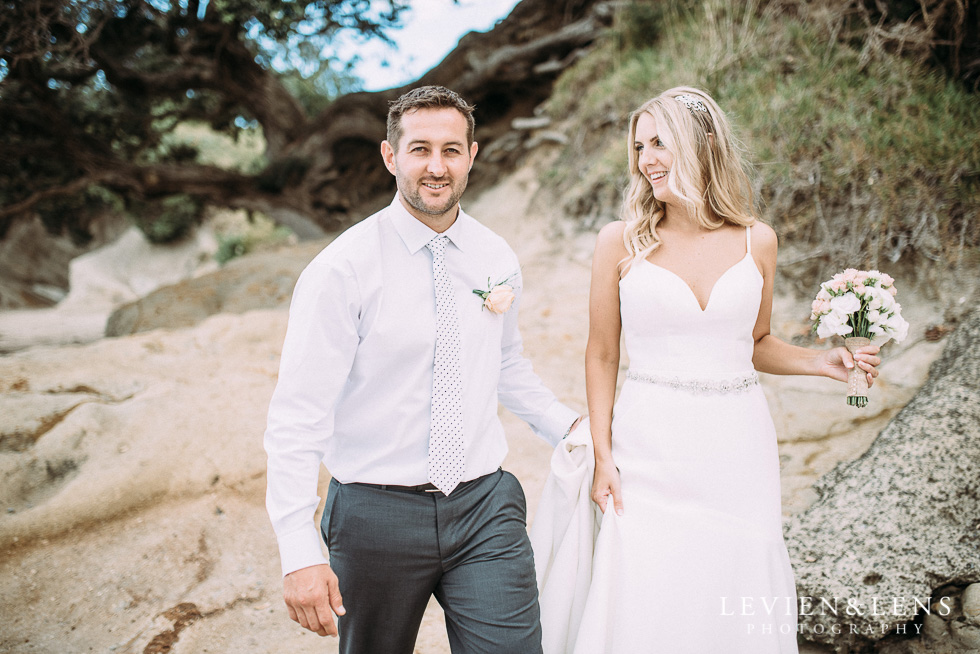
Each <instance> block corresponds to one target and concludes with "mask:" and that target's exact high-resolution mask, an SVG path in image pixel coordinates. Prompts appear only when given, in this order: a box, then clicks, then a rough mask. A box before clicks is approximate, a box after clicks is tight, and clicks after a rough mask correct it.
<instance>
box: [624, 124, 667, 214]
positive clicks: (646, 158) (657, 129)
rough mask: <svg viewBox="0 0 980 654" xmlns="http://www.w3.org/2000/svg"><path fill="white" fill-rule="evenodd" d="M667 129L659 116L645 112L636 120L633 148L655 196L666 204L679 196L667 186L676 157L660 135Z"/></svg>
mask: <svg viewBox="0 0 980 654" xmlns="http://www.w3.org/2000/svg"><path fill="white" fill-rule="evenodd" d="M665 130H666V128H665V126H664V125H662V124H661V121H660V120H659V119H658V118H654V117H653V116H652V115H650V114H649V113H647V112H643V113H642V114H640V116H639V118H638V119H637V121H636V134H635V135H634V140H633V148H634V149H635V151H636V164H637V168H638V169H639V173H640V174H641V175H643V177H645V178H646V180H647V181H648V182H649V183H650V186H651V187H652V189H653V196H654V197H655V198H657V199H658V200H660V201H661V202H663V203H665V204H672V203H673V202H675V201H676V199H677V198H676V197H675V196H674V194H673V192H672V191H671V190H670V189H669V188H668V187H667V177H668V175H669V174H670V167H671V165H672V164H673V163H674V157H673V155H671V154H670V152H668V151H667V147H666V146H665V145H664V142H663V140H662V139H661V137H660V135H661V134H664V133H665Z"/></svg>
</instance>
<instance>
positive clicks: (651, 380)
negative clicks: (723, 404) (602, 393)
mask: <svg viewBox="0 0 980 654" xmlns="http://www.w3.org/2000/svg"><path fill="white" fill-rule="evenodd" d="M626 379H632V380H634V381H641V382H646V383H648V384H657V385H659V386H667V387H669V388H674V389H677V390H681V391H688V392H690V393H694V394H696V395H702V394H705V393H744V392H745V391H747V390H749V389H750V388H752V387H753V386H756V385H758V383H759V375H758V374H757V373H756V372H755V370H753V371H752V372H751V373H749V374H747V375H738V376H735V377H729V378H728V379H692V378H686V379H685V378H681V377H672V376H669V375H655V374H651V373H647V372H639V371H636V370H628V371H627V372H626Z"/></svg>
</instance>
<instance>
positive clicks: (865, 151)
mask: <svg viewBox="0 0 980 654" xmlns="http://www.w3.org/2000/svg"><path fill="white" fill-rule="evenodd" d="M663 4H664V5H669V8H668V9H664V10H663V14H662V15H661V16H658V18H657V20H658V21H662V27H661V30H662V32H661V34H660V35H659V37H658V38H655V39H651V42H653V43H655V45H653V46H650V47H647V46H640V47H637V46H636V45H633V46H632V47H631V48H629V49H621V48H620V44H621V43H622V42H624V39H623V38H622V37H616V38H614V39H610V40H609V41H607V42H606V43H605V44H603V45H602V46H600V47H599V48H597V49H596V50H595V51H593V52H592V53H591V54H590V55H589V56H588V57H586V58H584V59H583V60H582V61H580V62H579V63H577V64H576V65H575V66H574V67H573V68H572V69H571V70H569V71H567V72H566V74H565V75H564V76H563V77H562V78H561V79H560V80H559V82H558V85H557V88H556V92H555V94H554V95H553V97H552V99H551V101H550V103H549V105H548V108H549V112H550V113H552V114H553V115H569V114H574V118H572V119H571V121H570V122H571V125H570V126H569V133H570V134H571V135H573V138H572V139H571V143H570V145H569V146H568V148H567V149H566V151H565V153H564V154H563V156H562V157H561V159H560V160H559V161H558V163H557V164H556V168H555V170H553V171H551V172H550V173H549V180H548V181H549V182H551V183H552V184H554V185H556V186H557V187H558V188H559V189H560V190H561V193H562V195H563V197H564V198H565V202H566V208H567V210H568V211H569V212H570V213H572V214H574V215H578V216H580V217H581V219H582V220H583V223H584V224H585V225H591V224H592V223H594V222H595V215H596V214H602V216H603V219H604V220H610V219H612V218H615V217H616V216H617V215H618V211H619V206H618V203H616V202H611V203H610V202H607V201H606V200H605V198H611V197H616V198H618V197H619V194H618V191H619V190H620V189H622V188H623V187H624V185H625V183H626V179H627V176H626V170H625V162H626V151H625V143H624V138H625V132H626V126H627V115H628V113H629V111H631V110H632V109H633V108H635V107H636V106H638V105H639V104H641V103H642V102H643V101H645V100H647V99H648V98H650V97H653V96H655V95H657V94H658V93H660V92H661V91H663V90H665V89H667V88H670V87H672V86H678V85H693V86H699V87H701V88H704V89H705V90H707V91H708V92H709V93H711V94H712V95H713V96H714V97H715V98H716V99H717V100H718V103H719V104H720V105H721V106H722V107H723V108H724V109H725V110H726V111H727V112H728V113H729V116H730V118H731V119H732V121H733V123H734V124H735V127H736V129H737V131H738V132H739V134H740V135H741V138H742V140H743V141H744V142H745V144H746V146H747V150H748V151H749V153H750V155H749V158H750V160H752V161H754V162H755V163H756V174H755V178H756V188H757V189H759V191H760V196H761V200H762V205H761V207H760V212H761V213H760V215H761V217H762V218H763V219H764V220H766V221H767V222H769V223H770V224H772V225H773V226H774V227H775V228H776V230H777V232H778V233H779V234H780V237H781V239H782V241H783V244H784V246H785V245H787V244H788V245H789V248H788V249H789V252H790V256H789V257H787V258H786V259H784V262H786V261H790V262H791V261H792V260H794V259H795V260H797V261H798V262H799V263H803V262H804V261H809V262H811V263H816V264H817V265H819V266H822V268H821V269H823V268H828V267H839V266H841V265H846V266H855V267H865V266H870V267H876V266H878V265H879V263H885V262H888V261H891V262H894V261H898V260H899V259H905V260H908V261H910V262H917V261H920V260H922V259H923V258H924V259H927V260H933V261H936V260H942V261H950V260H952V259H955V258H956V257H958V256H962V255H966V256H969V255H968V252H969V250H970V248H977V247H980V230H978V229H977V218H978V216H980V192H978V191H980V102H978V101H977V97H976V95H975V94H973V93H971V92H969V91H968V90H966V89H965V88H964V87H963V85H962V84H961V83H959V82H957V81H955V80H951V79H949V78H947V77H946V76H945V75H943V74H941V73H939V72H937V71H936V70H934V69H930V68H928V67H926V66H925V65H924V64H923V63H922V62H921V61H918V60H916V59H907V58H903V57H902V56H900V55H899V54H897V53H889V52H887V51H881V52H878V53H877V54H876V56H874V57H871V58H868V56H867V52H865V51H862V50H861V49H860V48H858V47H855V46H854V45H853V44H851V43H842V42H839V41H837V40H835V39H834V35H833V34H831V33H828V31H827V29H826V25H824V24H822V23H820V22H818V21H817V20H815V19H813V20H804V19H801V18H797V17H794V16H793V15H792V14H790V13H788V12H785V11H781V8H782V7H783V5H781V4H778V3H776V2H755V3H736V2H733V1H729V0H708V1H707V2H704V3H701V4H699V5H697V6H693V7H689V4H688V3H685V2H672V3H663ZM851 37H852V40H853V35H851ZM630 42H631V43H634V44H635V43H636V42H635V40H633V41H630ZM582 88H589V93H581V89H582ZM583 152H589V153H594V154H592V155H591V156H589V157H588V159H587V160H585V161H582V156H581V153H583ZM610 162H616V163H615V165H611V164H610ZM599 201H601V202H602V204H603V206H602V207H597V206H596V203H597V202H599ZM809 273H812V270H810V271H808V274H809Z"/></svg>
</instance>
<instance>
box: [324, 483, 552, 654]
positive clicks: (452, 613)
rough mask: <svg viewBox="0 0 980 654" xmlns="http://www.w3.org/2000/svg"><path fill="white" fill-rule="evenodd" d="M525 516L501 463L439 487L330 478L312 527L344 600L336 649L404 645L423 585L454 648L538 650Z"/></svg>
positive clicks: (420, 608) (392, 652) (380, 651)
mask: <svg viewBox="0 0 980 654" xmlns="http://www.w3.org/2000/svg"><path fill="white" fill-rule="evenodd" d="M526 525H527V508H526V504H525V500H524V491H523V489H522V488H521V485H520V483H519V482H518V481H517V478H516V477H514V475H512V474H510V473H509V472H504V471H500V470H498V471H497V472H495V473H492V474H489V475H487V476H485V477H481V478H479V479H477V480H474V481H473V482H471V483H469V484H466V485H465V486H463V487H460V488H457V489H456V490H454V491H453V492H452V494H451V495H449V496H448V497H447V496H445V495H443V494H442V493H438V492H436V493H426V492H407V491H399V490H391V489H386V490H382V489H380V488H374V487H371V486H365V485H361V484H341V483H338V482H337V481H336V480H334V481H331V482H330V489H329V491H328V493H327V502H326V509H325V510H324V512H323V520H322V521H321V525H320V528H321V531H322V534H323V537H324V540H325V541H326V543H327V548H328V549H329V550H330V565H331V567H332V568H333V570H334V572H336V573H337V577H338V578H339V579H340V592H341V594H342V595H343V598H344V608H345V609H346V610H347V614H346V615H344V616H343V617H341V618H339V620H338V629H339V631H340V652H341V654H412V652H414V650H415V640H416V638H417V636H418V631H419V625H420V624H421V622H422V614H423V613H424V611H425V606H426V604H427V603H428V601H429V598H430V597H431V596H432V595H435V597H436V599H437V600H438V601H439V604H441V605H442V608H443V610H444V611H445V614H446V629H447V631H448V632H449V644H450V648H451V649H452V652H453V654H505V653H506V654H509V653H515V654H516V653H519V654H540V652H541V624H540V613H539V610H538V591H537V586H536V583H535V578H534V559H533V556H532V553H531V544H530V541H529V540H528V537H527V531H526Z"/></svg>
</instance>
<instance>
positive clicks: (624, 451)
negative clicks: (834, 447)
mask: <svg viewBox="0 0 980 654" xmlns="http://www.w3.org/2000/svg"><path fill="white" fill-rule="evenodd" d="M762 284H763V280H762V275H761V274H760V273H759V270H758V268H757V267H756V263H755V261H754V260H753V258H752V254H751V239H750V232H749V230H748V229H746V254H745V257H744V258H743V259H741V260H740V261H739V262H738V263H736V264H735V265H734V266H732V267H731V268H729V269H728V270H727V271H726V272H725V273H724V274H723V275H722V276H721V278H720V279H718V281H717V282H716V284H715V286H714V288H713V289H712V291H711V295H710V298H709V300H708V304H707V306H706V307H705V309H704V310H703V311H702V310H701V307H700V305H699V304H698V301H697V299H696V298H695V296H694V293H693V292H692V291H691V289H690V288H689V287H688V286H687V284H686V283H685V282H684V281H683V280H682V279H681V278H680V277H678V276H677V275H676V274H674V273H672V272H670V271H668V270H667V269H665V268H661V267H659V266H656V265H654V264H651V263H649V262H647V261H640V262H638V263H636V264H634V266H633V267H632V269H631V270H630V271H629V272H628V273H627V274H626V276H625V277H624V278H623V279H622V281H621V282H620V306H621V312H622V324H623V331H624V334H625V340H626V348H627V351H628V353H629V356H630V372H629V374H628V376H627V380H626V382H625V384H624V385H623V388H622V392H621V394H620V397H619V399H618V401H617V403H616V406H615V409H614V412H613V414H614V417H613V423H612V452H613V458H614V460H615V462H616V465H617V467H618V468H619V470H620V474H621V479H622V491H623V502H624V514H623V515H622V516H617V515H616V514H615V512H614V511H612V510H607V511H606V513H605V514H604V515H603V517H602V524H601V528H600V531H599V535H598V537H597V539H596V542H595V549H594V558H593V561H592V579H591V583H590V587H589V591H588V596H587V599H586V602H585V609H584V612H583V615H582V621H581V625H580V626H579V628H578V630H577V634H576V635H575V638H573V639H572V640H573V642H574V648H573V650H572V651H574V652H575V654H603V653H605V654H654V653H657V654H660V653H662V654H769V653H773V654H775V653H779V654H796V652H797V646H796V625H797V614H796V589H795V585H794V581H793V571H792V569H791V567H790V562H789V556H788V554H787V552H786V546H785V544H784V542H783V536H782V527H781V511H780V490H779V458H778V453H777V450H776V434H775V430H774V428H773V423H772V418H771V417H770V415H769V408H768V405H767V404H766V399H765V397H764V395H763V392H762V389H761V388H760V386H759V385H758V382H757V376H756V374H755V371H754V369H753V367H752V348H753V338H752V329H753V327H754V325H755V322H756V318H757V316H758V313H759V303H760V299H761V292H762ZM611 505H612V503H611V502H610V507H611ZM543 609H544V610H547V607H543ZM573 631H574V630H573ZM570 649H571V648H570Z"/></svg>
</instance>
